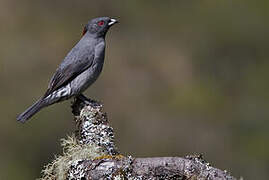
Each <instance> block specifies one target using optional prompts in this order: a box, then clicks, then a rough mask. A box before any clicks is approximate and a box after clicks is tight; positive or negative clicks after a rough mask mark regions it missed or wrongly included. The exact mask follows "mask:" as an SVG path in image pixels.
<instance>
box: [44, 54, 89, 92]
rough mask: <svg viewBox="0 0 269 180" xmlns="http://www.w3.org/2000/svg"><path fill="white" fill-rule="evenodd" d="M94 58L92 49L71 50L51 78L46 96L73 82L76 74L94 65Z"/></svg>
mask: <svg viewBox="0 0 269 180" xmlns="http://www.w3.org/2000/svg"><path fill="white" fill-rule="evenodd" d="M93 59H94V53H93V52H92V51H84V52H81V51H79V50H74V51H71V52H70V53H69V54H68V55H67V56H66V58H65V59H64V61H63V62H62V64H61V65H60V66H59V68H58V69H57V70H56V72H55V74H54V75H53V77H52V78H51V80H50V83H49V87H48V90H47V91H46V93H45V95H44V97H46V96H48V95H49V94H51V93H52V92H53V91H55V90H57V89H59V88H60V87H63V86H64V85H66V84H68V83H69V82H71V81H72V80H73V79H74V78H75V77H76V76H78V75H79V74H80V73H82V72H83V71H85V70H86V69H87V68H89V67H90V66H91V65H92V63H93Z"/></svg>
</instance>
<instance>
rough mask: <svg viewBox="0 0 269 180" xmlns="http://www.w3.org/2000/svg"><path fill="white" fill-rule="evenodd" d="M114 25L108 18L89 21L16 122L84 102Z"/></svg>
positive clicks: (101, 63)
mask: <svg viewBox="0 0 269 180" xmlns="http://www.w3.org/2000/svg"><path fill="white" fill-rule="evenodd" d="M116 23H118V21H117V20H116V19H114V18H110V17H98V18H94V19H92V20H90V21H88V23H87V24H86V25H85V26H84V29H83V32H82V37H81V39H80V40H79V42H78V43H77V44H76V45H75V46H74V47H73V48H72V49H71V51H70V52H69V53H68V54H67V55H66V57H65V58H64V59H63V61H62V62H61V64H60V65H59V66H58V68H57V69H56V72H55V73H54V74H53V76H52V78H51V80H50V82H49V85H48V88H47V91H46V92H45V94H44V95H43V96H42V97H41V98H39V100H37V101H36V102H35V103H34V104H33V105H32V106H30V107H29V108H28V109H26V110H25V111H24V112H23V113H21V114H20V115H19V116H17V121H19V122H22V123H24V122H26V121H27V120H28V119H30V118H31V117H32V116H33V115H34V114H36V113H37V112H39V111H40V110H41V109H42V108H44V107H47V106H49V105H52V104H55V103H58V102H61V101H64V100H67V99H70V98H71V97H80V98H82V99H85V96H84V95H83V94H82V93H83V92H84V91H85V90H86V89H87V88H88V87H89V86H90V85H92V84H93V83H94V82H95V81H96V79H97V78H98V77H99V75H100V73H101V71H102V68H103V64H104V58H105V46H106V42H105V37H106V33H107V31H108V30H109V28H110V27H111V26H112V25H114V24H116Z"/></svg>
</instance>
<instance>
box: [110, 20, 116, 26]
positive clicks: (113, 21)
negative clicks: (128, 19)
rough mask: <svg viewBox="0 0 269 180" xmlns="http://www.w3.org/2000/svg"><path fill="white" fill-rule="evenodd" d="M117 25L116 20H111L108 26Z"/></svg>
mask: <svg viewBox="0 0 269 180" xmlns="http://www.w3.org/2000/svg"><path fill="white" fill-rule="evenodd" d="M116 23H118V21H117V20H116V19H110V20H109V23H108V25H109V26H112V25H113V24H116Z"/></svg>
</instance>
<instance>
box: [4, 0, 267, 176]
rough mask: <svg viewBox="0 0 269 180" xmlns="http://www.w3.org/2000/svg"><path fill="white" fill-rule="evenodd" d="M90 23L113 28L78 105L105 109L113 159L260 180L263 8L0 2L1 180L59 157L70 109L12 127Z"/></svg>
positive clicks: (31, 172) (263, 4)
mask: <svg viewBox="0 0 269 180" xmlns="http://www.w3.org/2000/svg"><path fill="white" fill-rule="evenodd" d="M98 16H110V17H115V18H117V19H119V21H120V24H117V25H115V26H113V28H111V30H110V31H109V32H108V34H107V39H106V40H107V49H106V60H105V66H104V70H103V73H102V75H101V76H100V78H99V79H98V81H97V82H96V83H95V84H94V85H93V86H92V87H90V88H89V89H88V90H87V92H86V93H85V94H86V95H87V96H88V97H91V98H94V99H97V100H100V101H102V102H103V103H104V105H105V110H106V111H107V113H108V116H109V119H110V123H111V124H112V126H113V127H114V130H115V132H116V140H117V145H118V147H119V149H120V150H121V152H122V153H123V154H126V155H133V156H135V157H148V156H150V157H151V156H184V155H187V154H193V153H202V154H203V155H204V157H205V159H206V160H208V161H209V162H210V163H211V164H212V165H213V166H215V167H218V168H220V169H223V170H224V169H226V170H228V171H229V172H231V173H232V175H234V176H236V177H240V176H243V177H244V179H268V178H269V143H268V138H269V121H268V118H269V109H268V108H269V95H268V92H269V83H268V76H269V61H268V58H269V50H268V48H269V40H268V38H269V33H268V32H269V22H268V18H269V3H268V0H261V1H251V0H245V1H241V0H239V1H230V0H219V1H208V0H205V1H194V0H188V1H183V0H166V1H163V0H154V1H153V0H148V1H142V0H136V1H124V0H118V1H106V0H98V1H97V0H95V1H74V0H73V1H72V0H65V1H60V0H54V1H44V0H21V1H19V0H1V2H0V21H1V28H0V37H1V41H0V82H1V83H0V99H1V101H0V114H1V120H0V143H1V148H0V154H1V155H0V157H1V161H0V179H1V180H2V179H3V180H4V179H8V180H10V179H21V180H24V179H25V180H29V179H35V178H38V177H40V171H41V169H42V168H43V166H44V165H45V164H47V163H48V162H50V161H51V160H52V159H53V158H54V155H55V154H60V153H61V152H62V150H61V147H60V139H61V138H65V137H66V136H67V134H71V133H72V132H73V130H74V128H75V126H74V122H73V116H72V114H71V109H70V102H71V101H66V102H64V103H61V104H57V105H53V106H50V107H48V108H46V109H44V110H42V111H41V112H40V113H38V114H37V115H35V116H34V117H33V118H32V119H31V121H29V122H28V123H26V124H24V125H22V124H19V123H18V122H16V120H15V117H16V116H17V115H18V114H19V113H21V112H22V111H24V110H25V109H26V108H27V107H28V106H30V105H31V104H32V103H33V102H34V101H35V100H37V99H38V98H39V97H40V96H41V95H43V93H44V92H45V90H46V88H47V85H48V82H49V79H50V78H51V76H52V74H53V73H54V72H55V69H56V68H57V65H58V64H59V63H60V62H61V60H62V59H63V58H64V57H65V55H66V54H67V53H68V52H69V50H71V48H72V47H73V46H74V45H75V44H76V42H77V41H78V40H79V39H80V37H81V32H82V29H83V24H85V23H87V21H88V20H90V19H92V18H94V17H98Z"/></svg>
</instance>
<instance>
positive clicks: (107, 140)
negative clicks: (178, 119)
mask: <svg viewBox="0 0 269 180" xmlns="http://www.w3.org/2000/svg"><path fill="white" fill-rule="evenodd" d="M72 109H73V111H72V112H73V114H74V115H75V122H76V125H77V130H76V138H75V140H72V141H75V142H76V143H75V144H72V143H71V144H72V145H71V148H70V145H69V147H68V148H67V149H69V150H67V152H65V151H64V155H63V156H60V157H59V158H58V160H55V161H56V162H53V163H52V164H50V165H48V167H49V168H47V169H49V170H44V172H45V173H47V174H46V175H43V178H42V179H70V180H71V179H72V180H75V179H81V180H83V179H84V180H98V179H101V180H102V179H115V180H120V179H122V180H125V179H130V180H144V179H145V180H146V179H150V180H155V179H156V180H159V179H160V180H161V179H174V180H180V179H182V180H184V179H185V180H187V179H190V180H195V179H199V180H200V179H201V180H205V179H212V180H224V179H228V180H235V179H236V178H234V177H232V176H231V175H230V174H229V173H227V171H222V170H220V169H217V168H214V167H212V166H211V165H210V164H209V163H208V162H206V161H205V160H204V159H203V157H202V155H189V156H186V157H155V158H134V157H131V156H127V157H126V156H123V155H121V154H120V153H119V151H118V149H117V148H116V146H115V143H114V132H113V128H112V127H111V126H110V125H109V123H108V118H107V115H106V113H105V112H104V111H103V105H102V104H101V103H99V102H97V101H93V100H89V99H86V98H85V97H83V98H77V99H76V100H75V102H74V103H73V105H72ZM73 146H76V148H77V147H78V146H79V148H77V149H79V151H82V152H83V153H81V154H83V156H81V158H80V155H77V154H79V153H76V152H77V151H76V150H75V153H74V150H72V148H73ZM64 149H65V148H64ZM70 152H72V153H70ZM85 152H90V153H88V154H87V153H86V155H85ZM73 154H75V155H73ZM66 155H68V157H67V158H66V157H65V156H66ZM59 159H60V160H59ZM61 159H64V161H62V160H61ZM59 162H60V163H59ZM62 162H64V163H62ZM62 164H65V167H66V169H64V168H62V166H63V165H62ZM57 169H64V170H62V171H61V172H60V173H59V172H58V171H57ZM59 174H61V176H59ZM62 174H63V175H62ZM48 177H50V178H48ZM51 177H53V178H51ZM59 177H61V178H59ZM63 177H64V178H63Z"/></svg>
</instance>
